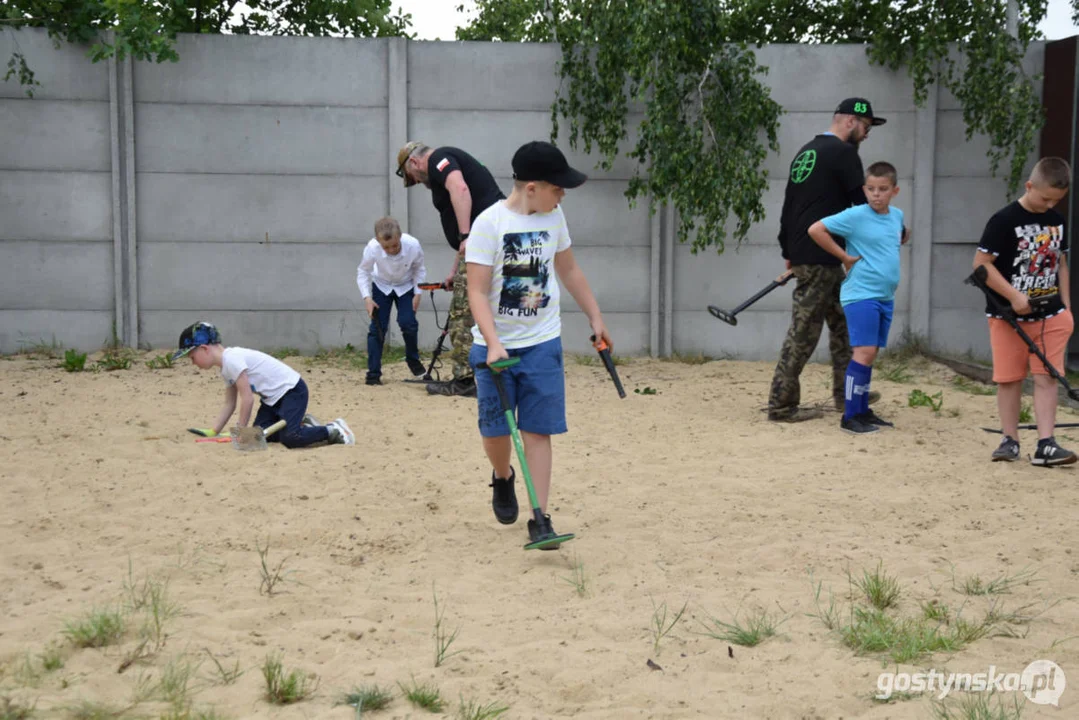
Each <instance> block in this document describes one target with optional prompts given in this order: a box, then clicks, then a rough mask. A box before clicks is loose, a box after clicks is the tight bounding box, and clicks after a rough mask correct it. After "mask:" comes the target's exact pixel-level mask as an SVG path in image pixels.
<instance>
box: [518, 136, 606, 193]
mask: <svg viewBox="0 0 1079 720" xmlns="http://www.w3.org/2000/svg"><path fill="white" fill-rule="evenodd" d="M513 179H514V180H520V181H521V182H547V183H550V184H552V185H557V186H558V187H560V188H575V187H579V186H581V185H583V184H584V181H585V180H587V179H588V176H587V175H585V174H584V173H583V172H578V171H577V170H574V169H573V168H571V167H570V166H569V162H567V161H566V156H565V155H563V154H562V151H561V150H559V149H558V148H556V147H555V146H554V145H552V144H551V143H549V142H544V141H542V140H534V141H532V142H530V143H525V144H524V145H522V146H521V147H520V148H518V150H517V152H515V153H514V154H513Z"/></svg>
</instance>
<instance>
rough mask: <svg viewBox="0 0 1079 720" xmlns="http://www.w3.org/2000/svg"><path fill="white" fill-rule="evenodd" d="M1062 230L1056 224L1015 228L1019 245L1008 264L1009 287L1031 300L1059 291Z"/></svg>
mask: <svg viewBox="0 0 1079 720" xmlns="http://www.w3.org/2000/svg"><path fill="white" fill-rule="evenodd" d="M1062 230H1063V227H1061V226H1060V225H1055V226H1054V225H1023V226H1022V227H1017V228H1016V229H1015V234H1016V236H1017V237H1018V239H1019V244H1018V246H1017V248H1016V251H1015V259H1014V260H1013V261H1012V287H1014V288H1015V289H1016V290H1018V291H1019V292H1022V293H1026V295H1027V297H1031V298H1036V297H1041V296H1043V295H1055V294H1056V293H1058V292H1059V289H1058V288H1057V269H1058V267H1059V264H1060V263H1059V261H1058V258H1059V257H1060V243H1061V238H1062V232H1061V231H1062Z"/></svg>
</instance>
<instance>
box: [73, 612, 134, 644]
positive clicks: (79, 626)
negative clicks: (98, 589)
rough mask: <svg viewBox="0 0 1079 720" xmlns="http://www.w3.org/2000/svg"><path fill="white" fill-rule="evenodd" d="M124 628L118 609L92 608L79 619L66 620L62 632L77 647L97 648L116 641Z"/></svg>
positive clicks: (124, 624) (124, 623) (121, 615)
mask: <svg viewBox="0 0 1079 720" xmlns="http://www.w3.org/2000/svg"><path fill="white" fill-rule="evenodd" d="M125 628H126V622H125V620H124V615H123V613H122V612H120V611H119V610H113V609H103V610H92V611H91V612H90V613H88V614H87V615H86V616H85V617H83V618H81V619H78V620H69V621H68V622H66V623H65V624H64V630H63V634H64V636H65V637H67V639H68V640H70V641H71V644H72V645H74V646H75V647H77V648H99V647H105V646H106V645H112V644H114V643H116V642H118V641H119V640H120V638H121V637H123V634H124V629H125Z"/></svg>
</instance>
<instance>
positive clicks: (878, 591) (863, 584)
mask: <svg viewBox="0 0 1079 720" xmlns="http://www.w3.org/2000/svg"><path fill="white" fill-rule="evenodd" d="M851 584H853V585H854V587H856V588H858V589H859V590H861V591H862V594H863V595H865V598H866V600H868V601H869V604H870V605H872V606H873V607H875V608H877V609H878V610H887V609H888V608H890V607H895V606H896V605H897V604H898V603H899V581H898V580H896V579H895V578H894V577H891V576H890V575H888V573H886V572H884V568H883V562H878V563H877V569H876V570H874V571H873V573H872V574H870V573H869V572H867V571H865V570H863V571H862V577H861V578H859V579H854V578H851Z"/></svg>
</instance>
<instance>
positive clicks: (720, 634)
mask: <svg viewBox="0 0 1079 720" xmlns="http://www.w3.org/2000/svg"><path fill="white" fill-rule="evenodd" d="M710 619H711V621H712V624H713V625H714V626H715V628H714V629H713V628H709V627H708V626H707V625H705V633H704V634H705V635H707V636H708V637H710V638H713V639H715V640H723V641H725V642H729V643H732V644H734V645H741V646H742V647H756V646H757V645H760V644H761V643H762V642H764V641H765V640H767V639H768V638H770V637H774V636H775V634H776V628H777V627H779V626H780V625H781V624H782V623H783V621H784V619H785V618H777V617H775V616H774V615H772V614H770V613H769V612H768V611H766V610H764V609H759V610H757V611H756V612H754V613H751V614H749V615H747V616H746V618H745V620H744V621H740V620H739V619H738V613H735V615H734V619H733V620H732V621H731V622H729V623H726V622H723V621H722V620H717V619H716V618H714V617H713V618H710Z"/></svg>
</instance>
